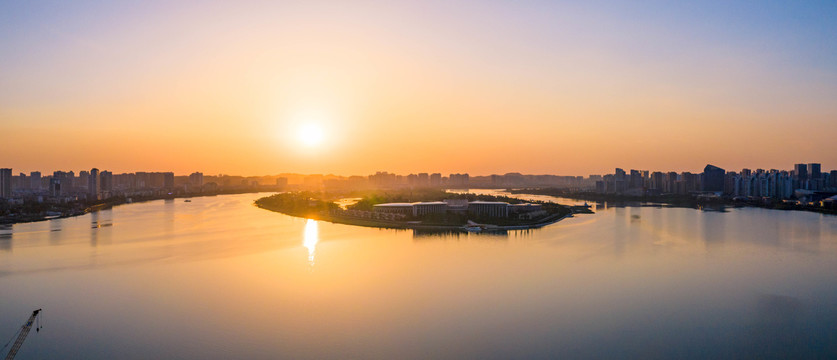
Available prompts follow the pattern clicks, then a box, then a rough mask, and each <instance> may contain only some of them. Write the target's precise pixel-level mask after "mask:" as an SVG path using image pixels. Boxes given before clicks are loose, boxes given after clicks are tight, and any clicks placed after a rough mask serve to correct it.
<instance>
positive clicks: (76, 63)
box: [0, 1, 837, 175]
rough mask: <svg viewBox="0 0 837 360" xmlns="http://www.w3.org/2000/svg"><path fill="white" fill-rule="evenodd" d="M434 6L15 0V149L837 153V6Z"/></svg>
mask: <svg viewBox="0 0 837 360" xmlns="http://www.w3.org/2000/svg"><path fill="white" fill-rule="evenodd" d="M438 5H440V4H430V3H416V4H389V3H374V2H372V3H364V4H341V3H296V4H294V3H283V4H263V3H259V4H249V5H248V6H242V5H241V4H231V3H206V4H202V5H198V4H187V3H177V4H172V3H170V2H146V3H143V4H142V5H141V6H140V5H139V4H133V5H132V4H110V5H102V4H94V3H90V2H76V3H73V4H65V3H60V2H59V3H49V2H43V3H4V4H3V5H0V19H2V21H0V31H2V32H3V33H4V34H7V36H5V37H3V38H2V39H0V51H3V53H4V54H5V55H6V56H4V57H3V58H2V59H0V78H1V79H3V81H2V82H0V119H2V121H3V124H4V128H3V145H2V146H3V148H2V153H3V157H4V161H6V162H7V163H6V164H4V165H3V166H11V167H12V168H16V169H20V170H23V171H32V170H38V169H40V170H41V171H50V170H60V169H61V168H73V169H86V168H89V167H91V165H94V166H99V167H101V168H108V169H112V171H115V172H125V171H135V170H137V169H149V170H150V171H162V170H165V171H175V172H177V173H189V172H191V171H194V169H201V170H202V171H205V172H207V173H221V172H228V173H236V174H242V175H255V174H271V173H281V172H293V173H333V174H340V175H351V174H367V173H372V172H374V171H378V170H381V169H387V170H389V171H395V172H398V173H405V172H411V171H416V170H418V169H427V170H431V168H433V169H432V170H433V171H439V172H442V173H448V172H456V171H467V172H469V173H473V174H491V173H505V172H521V173H541V174H595V173H604V172H605V171H608V170H609V169H610V168H612V167H614V165H616V164H624V165H625V166H628V167H633V168H646V169H652V168H653V169H673V170H677V171H697V170H698V169H700V168H701V167H702V166H703V165H704V164H705V163H707V162H712V163H717V164H718V166H721V167H723V168H743V167H759V168H765V169H770V168H782V167H783V166H786V165H785V164H792V163H795V162H796V161H798V159H817V161H819V162H821V163H822V164H824V165H825V166H826V167H829V168H831V167H834V166H835V164H837V142H834V141H833V140H832V139H831V134H834V133H837V122H836V121H834V119H835V116H837V103H835V102H834V101H833V99H832V94H834V93H837V65H835V64H837V55H835V54H837V51H835V50H837V42H835V38H834V37H833V36H832V34H834V33H835V31H837V25H835V22H834V21H832V20H833V18H834V17H835V16H837V5H834V4H814V3H804V4H800V3H786V4H763V3H760V2H738V3H734V4H732V3H729V2H721V1H715V2H701V3H699V4H676V3H657V2H647V3H642V4H632V5H630V6H629V5H627V4H621V3H618V2H601V3H585V4H551V3H538V2H533V3H528V4H507V3H499V2H488V3H478V4H477V3H457V4H447V3H446V4H445V6H438ZM218 14H225V15H224V16H219V15H218ZM475 15H476V16H475ZM593 24H595V25H593ZM591 25H592V26H591ZM713 159H722V160H723V163H718V161H716V160H713Z"/></svg>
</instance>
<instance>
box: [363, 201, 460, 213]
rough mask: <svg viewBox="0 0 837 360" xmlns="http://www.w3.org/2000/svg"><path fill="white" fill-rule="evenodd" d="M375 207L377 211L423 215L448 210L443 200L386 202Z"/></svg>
mask: <svg viewBox="0 0 837 360" xmlns="http://www.w3.org/2000/svg"><path fill="white" fill-rule="evenodd" d="M373 209H374V210H375V211H377V212H386V213H396V214H404V215H412V216H422V215H427V214H444V213H445V212H447V211H448V204H447V203H445V202H443V201H428V202H415V203H385V204H378V205H375V206H373Z"/></svg>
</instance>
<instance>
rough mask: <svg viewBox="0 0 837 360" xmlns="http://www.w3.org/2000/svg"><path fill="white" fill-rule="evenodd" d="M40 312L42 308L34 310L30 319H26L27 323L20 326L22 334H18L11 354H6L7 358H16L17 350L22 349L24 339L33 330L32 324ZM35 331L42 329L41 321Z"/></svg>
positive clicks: (10, 359)
mask: <svg viewBox="0 0 837 360" xmlns="http://www.w3.org/2000/svg"><path fill="white" fill-rule="evenodd" d="M40 313H41V309H38V310H35V311H33V312H32V316H30V317H29V320H26V323H25V324H23V327H21V328H20V334H19V335H18V336H17V340H15V343H14V344H13V345H12V348H11V349H10V350H9V354H8V355H6V360H12V359H14V358H15V355H17V351H18V350H20V347H21V346H23V340H26V335H29V331H30V330H32V324H34V323H35V318H37V317H38V314H40ZM35 331H36V332H38V331H41V326H40V322H38V326H36V327H35ZM6 345H8V344H6ZM4 347H5V346H4Z"/></svg>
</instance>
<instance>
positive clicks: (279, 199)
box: [254, 193, 574, 231]
mask: <svg viewBox="0 0 837 360" xmlns="http://www.w3.org/2000/svg"><path fill="white" fill-rule="evenodd" d="M315 195H316V194H311V193H306V194H302V193H300V194H290V193H286V194H277V195H273V196H270V197H264V198H261V199H258V200H256V201H255V203H254V205H255V206H257V207H259V208H261V209H265V210H269V211H274V212H278V213H282V214H285V215H289V216H294V217H301V218H308V219H315V220H321V221H327V222H332V223H336V224H345V225H355V226H365V227H375V228H388V229H420V230H443V231H466V230H465V227H466V226H468V225H469V224H471V227H479V228H480V229H481V230H485V231H493V230H496V231H504V230H523V229H534V228H540V227H543V226H546V225H549V224H553V223H555V222H557V221H560V220H561V219H564V218H566V217H568V216H572V214H573V213H574V212H573V210H572V209H571V208H568V207H565V206H562V205H559V204H555V203H548V204H546V205H548V207H547V208H548V209H549V213H548V214H547V215H546V216H544V217H541V218H538V219H532V220H523V219H512V218H469V217H468V216H465V215H462V214H451V213H448V214H428V215H426V216H424V217H418V218H416V217H410V218H408V217H404V218H401V219H398V218H396V217H392V216H385V215H386V214H380V213H376V212H374V211H368V210H357V208H366V207H371V206H372V205H373V204H372V202H371V201H369V199H367V200H366V201H360V202H358V204H357V205H355V207H356V208H355V209H354V210H349V211H347V210H344V209H341V208H339V207H337V205H336V204H334V203H333V202H331V201H329V200H323V199H321V198H314V197H313V196H315ZM446 195H450V194H446ZM470 195H472V196H477V195H474V194H470ZM457 196H463V195H461V194H460V195H457ZM480 197H481V198H482V199H488V200H492V199H493V198H491V197H486V196H485V195H480ZM516 200H518V199H516ZM492 220H493V221H492ZM475 224H476V225H475Z"/></svg>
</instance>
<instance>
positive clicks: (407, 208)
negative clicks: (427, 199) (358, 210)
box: [372, 203, 413, 215]
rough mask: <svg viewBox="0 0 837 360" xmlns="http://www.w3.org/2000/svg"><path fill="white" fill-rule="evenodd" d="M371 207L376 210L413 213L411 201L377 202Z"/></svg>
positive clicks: (405, 213)
mask: <svg viewBox="0 0 837 360" xmlns="http://www.w3.org/2000/svg"><path fill="white" fill-rule="evenodd" d="M372 209H373V210H375V211H376V212H385V213H393V214H404V215H413V204H411V203H386V204H377V205H375V206H373V207H372Z"/></svg>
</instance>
